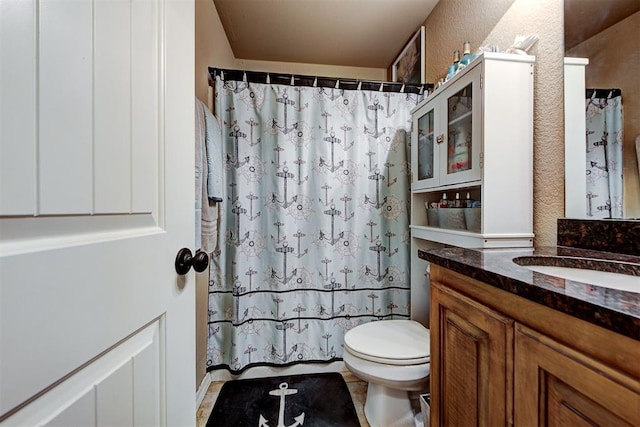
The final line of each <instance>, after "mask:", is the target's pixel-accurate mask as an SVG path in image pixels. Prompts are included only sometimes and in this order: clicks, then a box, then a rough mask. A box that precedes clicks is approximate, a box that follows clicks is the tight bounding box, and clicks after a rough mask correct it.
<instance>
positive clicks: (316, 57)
mask: <svg viewBox="0 0 640 427" xmlns="http://www.w3.org/2000/svg"><path fill="white" fill-rule="evenodd" d="M213 2H214V3H215V6H216V9H217V11H218V14H219V15H220V20H221V21H222V25H223V26H224V30H225V32H226V34H227V38H228V39H229V43H230V44H231V48H232V49H233V53H234V55H235V57H236V58H238V59H252V60H264V61H279V62H300V63H309V64H326V65H342V66H353V67H370V68H387V67H389V66H390V65H391V64H392V63H393V62H394V60H395V58H396V57H397V56H398V54H399V53H400V51H401V50H402V48H403V47H404V45H405V44H406V43H407V41H409V39H410V38H411V37H412V36H413V34H414V33H415V32H416V31H417V29H418V28H419V27H420V25H422V23H424V21H425V20H426V18H427V16H429V14H430V13H431V10H432V9H433V8H434V7H435V5H436V4H437V3H438V0H213Z"/></svg>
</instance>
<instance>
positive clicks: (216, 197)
mask: <svg viewBox="0 0 640 427" xmlns="http://www.w3.org/2000/svg"><path fill="white" fill-rule="evenodd" d="M204 118H205V127H206V140H205V146H206V152H207V169H208V175H207V195H208V197H209V199H211V200H213V201H214V202H221V201H222V200H223V197H224V188H223V178H222V173H223V170H224V169H223V159H222V129H221V128H220V123H218V119H216V117H215V116H214V115H213V114H211V111H209V109H208V108H207V107H206V106H205V107H204Z"/></svg>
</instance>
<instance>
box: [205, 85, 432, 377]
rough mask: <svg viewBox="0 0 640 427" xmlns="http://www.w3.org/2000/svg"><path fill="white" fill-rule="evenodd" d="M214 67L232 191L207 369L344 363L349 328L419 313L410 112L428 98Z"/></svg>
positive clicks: (217, 268) (214, 283) (214, 277)
mask: <svg viewBox="0 0 640 427" xmlns="http://www.w3.org/2000/svg"><path fill="white" fill-rule="evenodd" d="M276 78H278V80H277V81H278V82H285V84H273V83H253V82H247V81H243V80H244V79H246V76H245V75H243V77H242V78H239V79H237V80H232V79H231V78H229V77H228V76H227V77H226V78H225V77H223V73H218V74H217V75H216V112H217V113H218V115H219V118H220V122H221V125H222V128H223V144H224V153H225V154H224V157H225V159H226V160H225V168H226V174H225V177H226V191H227V195H226V200H225V201H224V202H223V204H224V208H223V220H222V224H221V230H223V232H224V233H225V237H224V239H225V241H224V244H223V249H222V251H221V252H220V253H219V254H214V256H213V264H214V267H213V268H212V272H211V280H210V286H209V292H210V294H209V342H208V361H207V363H208V368H209V369H210V370H211V369H219V368H225V369H229V370H230V371H232V372H239V371H241V370H243V369H245V368H247V367H250V366H257V365H288V364H291V363H298V362H317V361H332V360H339V359H340V358H341V356H342V351H343V348H342V342H343V336H344V333H345V332H346V331H348V330H349V329H351V328H352V327H354V326H356V325H358V324H361V323H364V322H370V321H374V320H381V319H400V318H408V317H409V294H410V292H409V289H410V283H409V277H410V274H409V227H408V224H409V222H408V221H409V205H408V203H409V197H408V194H409V179H410V175H409V173H410V171H409V162H408V157H407V152H408V151H407V150H408V147H407V144H408V141H409V137H408V131H409V130H410V127H411V117H410V114H409V111H410V109H411V108H413V107H415V105H416V104H417V103H418V102H419V100H420V99H421V97H422V96H421V95H420V94H419V93H391V92H383V91H380V90H379V88H380V85H379V84H378V85H376V86H375V88H376V90H358V89H355V88H354V89H353V90H351V89H341V88H336V87H337V86H340V83H339V82H337V81H333V82H331V86H332V87H313V86H297V85H296V86H292V85H290V84H289V81H290V80H292V78H291V76H284V77H283V76H273V75H272V76H270V80H271V81H272V82H273V81H275V80H276Z"/></svg>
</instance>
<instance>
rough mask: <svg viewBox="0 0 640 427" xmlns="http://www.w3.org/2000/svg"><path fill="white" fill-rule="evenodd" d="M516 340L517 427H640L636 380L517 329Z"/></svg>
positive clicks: (639, 385)
mask: <svg viewBox="0 0 640 427" xmlns="http://www.w3.org/2000/svg"><path fill="white" fill-rule="evenodd" d="M515 341H516V342H515V402H514V405H515V421H516V425H518V426H571V427H573V426H576V427H579V426H590V427H593V426H640V381H639V380H638V379H637V378H632V377H629V376H626V375H624V374H621V373H620V372H618V371H616V370H614V369H612V368H610V367H608V366H606V365H603V364H602V363H600V362H598V361H596V360H594V359H591V358H589V357H587V356H585V355H584V354H581V353H579V352H576V351H574V350H572V349H570V348H568V347H565V346H564V345H562V344H560V343H558V342H556V341H553V340H552V339H550V338H548V337H546V336H544V335H541V334H540V333H538V332H536V331H533V330H531V329H529V328H527V327H525V326H523V325H520V324H516V334H515ZM602 345H607V343H602Z"/></svg>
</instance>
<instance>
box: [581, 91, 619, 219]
mask: <svg viewBox="0 0 640 427" xmlns="http://www.w3.org/2000/svg"><path fill="white" fill-rule="evenodd" d="M586 115H587V122H586V124H587V200H586V202H587V215H588V216H589V217H590V218H622V217H623V206H622V201H623V193H622V189H623V182H622V167H623V164H622V147H623V142H624V137H623V124H622V123H623V122H622V95H621V93H620V90H619V89H587V93H586Z"/></svg>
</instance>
